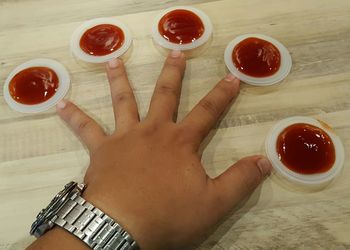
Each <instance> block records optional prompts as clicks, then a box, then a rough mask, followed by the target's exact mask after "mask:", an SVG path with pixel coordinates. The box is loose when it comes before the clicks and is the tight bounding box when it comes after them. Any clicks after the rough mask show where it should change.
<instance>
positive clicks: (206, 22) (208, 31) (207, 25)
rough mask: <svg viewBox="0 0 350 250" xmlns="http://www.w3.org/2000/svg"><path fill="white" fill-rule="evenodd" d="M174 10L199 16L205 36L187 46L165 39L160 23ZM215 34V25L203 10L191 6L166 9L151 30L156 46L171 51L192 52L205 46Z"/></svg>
mask: <svg viewBox="0 0 350 250" xmlns="http://www.w3.org/2000/svg"><path fill="white" fill-rule="evenodd" d="M173 10H188V11H191V12H193V13H194V14H195V15H197V16H198V17H199V18H200V19H201V21H202V23H203V26H204V32H203V34H202V35H201V36H200V37H199V38H198V39H196V40H194V41H192V42H191V43H185V44H177V43H172V42H170V41H168V40H167V39H165V38H164V37H163V36H162V35H161V34H160V33H159V30H158V23H159V21H160V20H161V19H162V17H163V16H164V15H166V14H167V13H169V12H171V11H173ZM212 33H213V25H212V23H211V21H210V18H209V17H208V16H207V15H206V14H205V13H204V12H203V11H201V10H199V9H196V8H194V7H191V6H175V7H171V8H168V9H165V10H163V11H161V12H160V13H159V14H158V15H157V16H156V17H155V19H154V21H153V24H152V29H151V34H152V37H153V40H154V42H155V43H156V44H158V45H160V46H162V47H163V48H166V49H170V50H182V51H186V50H192V49H196V48H198V47H200V46H201V45H203V44H205V43H206V42H207V41H208V40H209V39H210V37H211V35H212Z"/></svg>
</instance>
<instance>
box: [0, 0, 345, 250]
mask: <svg viewBox="0 0 350 250" xmlns="http://www.w3.org/2000/svg"><path fill="white" fill-rule="evenodd" d="M181 4H186V5H189V4H192V5H194V6H195V7H197V8H199V9H201V10H203V11H205V12H206V13H207V14H208V16H209V17H210V18H211V20H212V22H213V26H214V34H213V39H212V41H211V43H210V46H209V47H208V48H207V49H206V50H205V51H204V52H203V53H202V54H200V55H199V56H197V57H195V58H192V59H190V60H188V64H187V71H186V75H185V78H184V82H183V84H184V85H183V93H182V99H181V104H180V109H179V119H181V118H182V117H184V115H185V114H186V113H187V112H188V111H189V110H191V108H192V107H193V106H194V105H195V104H196V103H197V102H198V101H199V100H200V98H202V97H203V96H204V95H205V94H206V93H207V92H208V91H209V90H210V89H211V88H212V87H213V86H214V84H215V83H216V82H217V81H218V80H219V79H220V78H221V77H223V76H224V75H225V74H226V69H225V65H224V62H223V52H224V49H225V47H226V45H227V44H228V42H229V41H230V40H232V39H233V38H234V37H236V36H237V35H240V34H244V33H262V34H266V35H269V36H272V37H274V38H276V39H278V40H279V41H280V42H282V43H283V44H284V45H285V46H286V47H287V48H288V50H289V51H290V53H291V55H292V59H293V68H292V71H291V73H290V75H289V76H288V77H287V79H286V80H285V81H284V82H283V83H281V84H278V85H276V86H271V87H253V86H249V85H246V84H242V87H241V93H240V95H239V97H238V98H237V100H236V102H235V104H234V105H233V106H232V107H231V108H230V110H229V111H228V112H227V114H226V115H225V117H223V119H222V121H221V122H220V123H219V124H218V125H217V126H216V128H215V129H214V130H213V131H212V134H211V135H210V137H209V138H208V140H207V141H206V142H207V147H206V148H205V150H204V153H203V163H204V165H205V168H206V170H207V172H208V173H209V175H210V176H215V175H217V174H219V173H221V172H222V171H224V170H225V169H226V168H227V167H228V166H229V165H231V164H233V163H234V162H235V161H236V160H237V159H239V158H241V157H243V156H246V155H250V154H259V153H264V147H263V144H264V140H265V136H266V134H267V132H268V131H269V129H270V128H271V126H272V125H273V124H274V123H275V122H276V121H278V120H280V119H283V118H286V117H289V116H292V115H306V116H313V117H317V118H320V119H322V120H323V121H325V122H327V123H328V124H330V125H331V126H332V127H333V128H334V130H335V131H336V133H337V134H338V135H339V136H340V138H341V140H342V142H343V144H344V146H345V152H346V158H347V157H348V155H349V152H350V1H349V0H333V1H329V0H328V1H327V0H293V1H287V0H265V1H259V0H246V1H233V0H221V1H200V0H190V1H184V0H179V1H175V0H173V1H165V3H162V1H148V0H123V1H117V0H99V1H92V0H85V1H83V0H61V1H50V0H0V82H1V83H2V84H3V83H4V81H5V79H6V77H7V75H8V74H9V72H10V71H11V70H12V69H13V68H14V67H16V66H17V65H18V64H20V63H22V62H24V61H26V60H29V59H32V58H37V57H47V58H53V59H56V60H58V61H60V62H61V63H63V64H64V65H65V66H66V67H67V68H68V70H69V72H70V74H71V84H72V85H71V89H70V91H69V94H68V96H67V98H68V99H70V100H72V101H74V102H75V103H77V104H78V105H79V106H80V107H81V108H82V109H83V110H85V111H86V112H87V113H89V114H90V115H91V116H93V117H94V118H95V119H96V120H98V121H99V122H100V123H101V124H103V126H104V127H105V128H106V130H108V131H111V130H113V129H114V123H113V120H114V119H113V114H112V107H111V99H110V96H109V88H108V84H107V80H106V75H105V73H104V70H103V67H100V66H88V65H86V64H84V63H82V62H79V61H77V60H76V59H74V58H73V57H72V56H71V54H70V52H69V38H70V36H71V34H72V32H73V30H74V29H75V28H76V27H77V26H78V25H79V24H81V23H82V22H83V21H85V20H87V19H91V18H95V17H103V16H115V17H118V19H120V20H121V21H124V22H125V23H126V24H127V25H128V26H129V28H130V29H131V31H132V34H133V37H134V43H133V48H132V51H131V53H130V57H129V59H128V60H127V62H126V66H127V71H128V73H129V76H130V79H131V81H132V83H133V88H134V90H135V93H136V97H137V101H138V105H139V109H140V113H141V116H142V117H143V116H145V114H146V112H147V109H148V105H149V101H150V97H151V94H152V91H153V88H154V83H155V81H156V79H157V76H158V74H159V72H160V69H161V65H162V63H163V61H164V56H163V55H162V54H161V53H160V52H159V50H158V49H157V48H156V47H155V46H154V45H153V43H152V39H151V36H150V26H151V21H152V19H153V17H154V15H155V14H156V13H158V12H159V10H161V9H164V8H166V7H169V6H174V5H181ZM2 86H3V85H1V88H0V95H1V96H2V95H3V92H2ZM88 162H89V158H88V154H87V151H86V149H85V148H84V147H83V146H82V144H81V143H80V142H79V140H78V139H77V138H76V137H75V136H74V135H73V133H72V132H71V131H70V130H69V129H68V128H67V127H66V126H65V124H64V123H63V122H62V121H61V120H60V119H59V118H58V116H57V115H56V114H55V110H54V109H50V110H49V111H47V112H44V113H41V114H38V115H24V114H21V113H17V112H15V111H13V110H11V109H10V108H9V107H8V106H7V105H6V103H5V101H4V99H3V98H0V249H1V250H4V249H23V248H24V246H26V245H27V244H29V243H30V242H31V241H33V238H32V237H30V236H29V234H28V230H29V227H30V225H31V223H32V221H33V220H34V218H35V216H36V214H37V212H38V211H39V210H40V209H41V208H43V207H44V206H46V205H47V203H48V202H49V200H50V199H51V198H52V197H53V195H54V194H56V192H57V191H58V190H59V189H60V188H61V187H62V186H63V185H64V184H65V183H66V182H68V181H70V180H72V179H75V180H81V179H82V176H83V173H84V170H85V169H86V167H87V164H88ZM349 179H350V164H349V161H348V160H347V159H346V161H345V165H344V170H343V172H342V173H341V175H340V176H339V178H337V179H336V180H335V181H334V182H333V183H331V185H329V186H327V187H326V188H324V189H322V190H318V191H306V190H299V189H295V188H292V187H290V186H286V185H284V184H283V183H282V182H281V181H280V180H279V179H278V178H276V176H272V177H270V178H269V179H268V180H266V182H265V183H264V184H263V185H262V186H261V187H260V188H259V189H258V190H256V191H255V192H254V194H253V195H252V196H251V197H250V198H249V199H248V200H247V201H246V202H244V203H242V204H241V205H240V206H239V207H237V208H236V210H235V211H234V212H233V213H232V214H231V215H230V216H228V217H227V218H226V219H225V220H224V221H223V223H222V224H221V225H220V226H219V227H218V228H217V230H216V231H215V233H214V234H213V235H211V236H210V237H209V238H208V239H207V240H206V241H205V242H203V244H202V245H201V246H200V247H199V249H202V250H208V249H212V250H219V249H220V250H221V249H336V250H342V249H350V181H349ZM218 206H220V204H218ZM198 219H200V218H198Z"/></svg>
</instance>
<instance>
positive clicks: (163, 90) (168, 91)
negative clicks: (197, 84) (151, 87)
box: [156, 84, 178, 96]
mask: <svg viewBox="0 0 350 250" xmlns="http://www.w3.org/2000/svg"><path fill="white" fill-rule="evenodd" d="M156 91H157V93H159V94H164V95H173V96H177V95H178V90H177V89H176V88H175V87H173V86H171V85H170V84H160V85H159V86H158V88H157V89H156Z"/></svg>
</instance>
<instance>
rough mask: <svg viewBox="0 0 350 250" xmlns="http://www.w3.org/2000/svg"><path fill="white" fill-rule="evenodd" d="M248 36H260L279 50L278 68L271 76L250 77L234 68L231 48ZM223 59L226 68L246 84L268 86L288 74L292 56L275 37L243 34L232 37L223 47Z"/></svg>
mask: <svg viewBox="0 0 350 250" xmlns="http://www.w3.org/2000/svg"><path fill="white" fill-rule="evenodd" d="M250 37H256V38H260V39H262V40H265V41H268V42H270V43H272V44H273V45H275V46H276V48H277V49H278V50H279V52H280V54H281V65H280V68H279V69H278V71H277V72H276V73H275V74H273V75H272V76H268V77H252V76H249V75H246V74H244V73H242V72H241V71H239V70H238V69H237V68H236V66H235V64H234V63H233V61H232V52H233V49H234V48H235V46H236V45H237V44H238V43H240V42H241V41H242V40H244V39H246V38H250ZM224 60H225V64H226V66H227V68H228V70H229V71H230V72H231V73H232V74H234V75H235V76H237V77H238V78H239V79H240V80H242V81H243V82H245V83H247V84H251V85H255V86H268V85H272V84H275V83H278V82H280V81H282V80H283V79H284V78H285V77H286V76H287V75H288V74H289V72H290V70H291V68H292V58H291V56H290V54H289V52H288V50H287V49H286V47H284V45H283V44H282V43H280V42H279V41H277V40H276V39H273V38H272V37H268V36H265V35H261V34H245V35H241V36H238V37H236V38H235V39H233V40H232V41H231V42H230V43H229V44H228V45H227V47H226V49H225V53H224Z"/></svg>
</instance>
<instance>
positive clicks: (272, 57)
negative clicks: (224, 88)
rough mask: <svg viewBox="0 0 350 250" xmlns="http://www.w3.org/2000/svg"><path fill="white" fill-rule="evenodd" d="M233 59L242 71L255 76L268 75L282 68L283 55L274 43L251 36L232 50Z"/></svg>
mask: <svg viewBox="0 0 350 250" xmlns="http://www.w3.org/2000/svg"><path fill="white" fill-rule="evenodd" d="M232 61H233V63H234V64H235V65H236V67H237V69H238V70H239V71H241V72H242V73H244V74H246V75H249V76H253V77H267V76H271V75H273V74H275V73H276V72H277V71H278V69H279V68H280V64H281V55H280V52H279V50H278V49H277V48H276V46H275V45H273V44H272V43H270V42H268V41H265V40H262V39H259V38H256V37H249V38H247V39H244V40H243V41H241V42H240V43H238V44H237V45H236V46H235V47H234V49H233V52H232Z"/></svg>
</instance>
